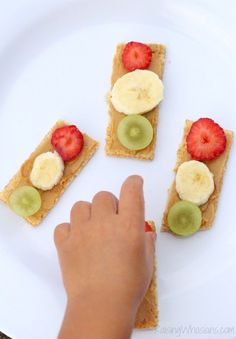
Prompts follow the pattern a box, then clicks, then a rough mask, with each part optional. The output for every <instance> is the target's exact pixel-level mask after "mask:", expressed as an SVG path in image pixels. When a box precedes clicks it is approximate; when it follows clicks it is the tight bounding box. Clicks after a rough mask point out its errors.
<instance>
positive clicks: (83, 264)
mask: <svg viewBox="0 0 236 339" xmlns="http://www.w3.org/2000/svg"><path fill="white" fill-rule="evenodd" d="M154 239H155V235H154V234H153V232H146V233H145V227H144V198H143V181H142V179H141V178H140V177H138V176H131V177H129V178H128V179H127V180H126V181H125V182H124V184H123V186H122V188H121V193H120V199H119V201H118V200H117V198H116V197H115V196H114V195H112V194H111V193H108V192H99V193H97V194H96V195H95V196H94V198H93V201H92V203H91V204H90V203H88V202H83V201H81V202H77V203H76V204H75V205H74V206H73V208H72V210H71V220H70V224H67V223H65V224H61V225H59V226H57V228H56V230H55V244H56V247H57V250H58V255H59V260H60V265H61V270H62V275H63V281H64V285H65V289H66V292H67V296H68V307H67V313H68V312H69V313H70V311H68V309H69V310H70V309H72V308H74V309H76V312H77V315H78V320H77V322H78V321H79V317H80V319H81V317H83V316H84V313H85V314H86V316H84V317H85V319H84V321H85V322H86V323H87V322H88V324H87V325H88V326H90V325H91V326H92V321H93V320H92V319H94V317H95V318H97V317H98V318H99V321H98V322H96V321H95V324H94V327H95V328H96V329H97V326H98V327H99V325H98V324H100V325H101V322H102V319H103V321H104V322H105V323H106V324H107V326H109V323H110V322H112V323H113V325H112V326H116V322H117V327H120V326H121V323H123V324H125V323H126V322H127V323H128V324H129V326H130V324H131V328H132V326H133V321H134V318H135V314H136V312H137V308H138V306H139V304H140V303H141V301H142V299H143V297H144V295H145V292H146V290H147V288H148V286H149V283H150V281H151V277H152V272H153V258H154ZM72 305H73V306H72ZM80 307H81V308H82V309H83V311H80ZM82 315H83V316H82ZM104 317H105V319H104ZM66 318H68V317H67V316H66ZM66 318H65V321H66ZM89 323H90V325H89ZM96 324H97V325H96ZM81 326H82V327H83V326H85V324H84V323H83V324H82V325H80V329H81ZM129 326H128V327H129ZM126 327H127V325H126ZM84 331H85V332H86V329H85V328H84ZM102 331H104V332H102V334H101V335H100V334H99V333H98V332H96V333H94V338H100V337H101V338H103V339H105V338H109V339H111V338H113V336H112V334H111V333H113V332H112V331H111V332H110V330H109V329H107V331H108V332H106V330H102ZM62 332H63V329H62V331H61V338H64V336H63V334H62ZM99 335H100V336H99ZM106 335H107V336H106ZM67 338H68V334H67ZM69 338H70V339H72V338H87V337H85V336H84V334H83V335H82V334H81V337H80V336H78V334H77V336H72V334H71V333H70V336H69ZM88 338H93V337H92V336H91V337H90V336H88ZM114 338H119V336H117V337H116V336H114ZM121 338H124V336H123V337H122V336H121Z"/></svg>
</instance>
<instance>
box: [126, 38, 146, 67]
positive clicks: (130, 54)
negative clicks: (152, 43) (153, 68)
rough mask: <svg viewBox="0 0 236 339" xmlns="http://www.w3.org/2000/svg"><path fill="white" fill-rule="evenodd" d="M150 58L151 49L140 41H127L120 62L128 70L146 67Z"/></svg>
mask: <svg viewBox="0 0 236 339" xmlns="http://www.w3.org/2000/svg"><path fill="white" fill-rule="evenodd" d="M151 60H152V50H151V48H150V47H149V46H148V45H145V44H142V43H141V42H135V41H130V42H128V43H127V44H126V45H125V47H124V49H123V53H122V62H123V65H124V67H125V68H126V69H127V70H128V71H134V70H135V69H145V68H148V66H149V65H150V63H151Z"/></svg>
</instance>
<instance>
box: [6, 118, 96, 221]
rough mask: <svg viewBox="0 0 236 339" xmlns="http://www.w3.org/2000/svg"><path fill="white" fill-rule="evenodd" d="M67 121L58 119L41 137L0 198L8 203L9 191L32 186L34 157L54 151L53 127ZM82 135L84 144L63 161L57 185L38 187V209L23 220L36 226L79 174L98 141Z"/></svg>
mask: <svg viewBox="0 0 236 339" xmlns="http://www.w3.org/2000/svg"><path fill="white" fill-rule="evenodd" d="M66 125H68V123H66V122H65V121H62V120H59V121H57V122H56V124H55V125H54V126H53V127H52V129H51V130H50V131H49V132H48V134H47V135H46V136H45V137H44V138H43V140H42V141H41V143H40V144H39V145H38V147H37V148H36V149H35V151H34V152H33V153H32V154H31V155H30V156H29V158H28V159H27V160H26V161H25V162H24V163H23V164H22V166H21V167H20V169H19V171H18V172H17V173H16V174H15V175H14V177H13V178H12V179H11V180H10V181H9V183H8V184H7V186H6V187H5V188H4V190H3V191H2V192H0V200H2V201H3V202H5V203H6V204H8V200H9V197H10V195H11V193H12V192H13V191H14V190H15V189H16V188H17V187H19V186H24V185H30V186H33V185H32V183H31V182H30V179H29V177H30V173H31V170H32V167H33V163H34V160H35V158H36V157H37V156H38V155H39V154H41V153H44V152H48V151H54V148H53V146H52V145H51V136H52V133H53V131H54V130H55V129H57V128H58V127H62V126H66ZM83 136H84V146H83V149H82V151H81V153H80V154H79V155H78V156H77V157H76V159H75V160H73V161H69V162H65V163H64V165H65V168H64V173H63V176H62V178H61V180H60V181H59V183H58V184H57V185H55V186H54V187H53V188H52V189H50V190H48V191H43V190H40V189H38V191H39V193H40V196H41V200H42V205H41V208H40V210H39V211H38V212H37V213H35V214H34V215H32V216H29V217H26V218H25V220H26V221H28V222H29V223H30V224H31V225H33V226H36V225H38V224H40V222H41V221H42V220H43V219H44V217H45V216H46V215H47V214H48V212H49V211H50V210H51V209H52V208H53V206H54V205H55V203H56V202H57V200H58V199H59V197H60V196H61V195H62V193H63V192H64V191H65V189H66V188H67V187H68V186H69V184H70V183H71V181H72V180H73V179H74V178H75V176H77V175H78V174H79V172H80V171H81V170H82V168H83V167H84V166H85V165H86V163H87V162H88V160H89V159H90V158H91V157H92V155H93V154H94V152H95V151H96V149H97V147H98V142H97V141H95V140H93V139H92V138H90V137H89V136H88V135H87V134H83Z"/></svg>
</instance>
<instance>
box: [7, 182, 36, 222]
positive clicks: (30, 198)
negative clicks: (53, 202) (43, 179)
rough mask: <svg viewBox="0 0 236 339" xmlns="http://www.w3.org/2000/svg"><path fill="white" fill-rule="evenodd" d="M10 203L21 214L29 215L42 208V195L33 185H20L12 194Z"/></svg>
mask: <svg viewBox="0 0 236 339" xmlns="http://www.w3.org/2000/svg"><path fill="white" fill-rule="evenodd" d="M9 205H10V207H11V209H12V210H13V211H14V212H15V213H16V214H18V215H19V216H21V217H29V216H30V215H33V214H35V213H36V212H37V211H38V210H39V209H40V207H41V196H40V194H39V192H38V191H37V190H36V188H34V187H32V186H20V187H18V188H16V189H15V190H14V191H13V192H12V194H11V195H10V198H9Z"/></svg>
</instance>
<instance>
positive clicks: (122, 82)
mask: <svg viewBox="0 0 236 339" xmlns="http://www.w3.org/2000/svg"><path fill="white" fill-rule="evenodd" d="M162 99H163V84H162V81H161V80H160V78H159V77H158V75H157V74H156V73H154V72H151V71H148V70H136V71H134V72H130V73H126V74H125V75H123V76H122V77H121V78H119V79H118V80H117V81H116V82H115V84H114V86H113V88H112V91H111V102H112V104H113V106H114V108H115V109H116V110H117V111H118V112H121V113H125V114H127V115H129V114H142V113H145V112H148V111H151V110H152V109H153V108H154V107H156V106H157V105H158V104H159V102H160V101H161V100H162Z"/></svg>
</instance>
